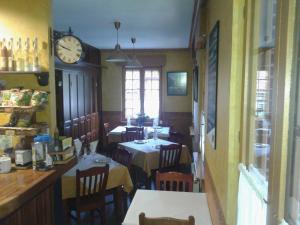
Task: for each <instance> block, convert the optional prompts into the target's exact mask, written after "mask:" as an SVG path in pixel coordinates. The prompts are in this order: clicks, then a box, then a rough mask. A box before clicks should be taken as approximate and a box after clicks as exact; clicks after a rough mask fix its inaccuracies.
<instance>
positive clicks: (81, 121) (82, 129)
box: [79, 116, 87, 137]
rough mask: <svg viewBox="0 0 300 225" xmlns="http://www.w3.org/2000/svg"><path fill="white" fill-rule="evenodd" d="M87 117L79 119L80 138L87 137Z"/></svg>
mask: <svg viewBox="0 0 300 225" xmlns="http://www.w3.org/2000/svg"><path fill="white" fill-rule="evenodd" d="M85 124H86V123H85V116H81V117H80V118H79V136H80V137H81V136H83V135H85V134H86V133H87V132H86V130H85Z"/></svg>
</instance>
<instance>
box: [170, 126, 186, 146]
mask: <svg viewBox="0 0 300 225" xmlns="http://www.w3.org/2000/svg"><path fill="white" fill-rule="evenodd" d="M168 140H169V141H171V142H175V143H179V144H183V142H184V135H183V134H182V133H180V132H177V131H173V130H171V129H170V132H169V138H168Z"/></svg>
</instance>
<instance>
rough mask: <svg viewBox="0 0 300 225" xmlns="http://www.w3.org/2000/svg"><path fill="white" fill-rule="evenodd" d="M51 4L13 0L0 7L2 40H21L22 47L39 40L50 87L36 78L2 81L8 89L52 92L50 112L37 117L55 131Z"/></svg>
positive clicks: (13, 77)
mask: <svg viewBox="0 0 300 225" xmlns="http://www.w3.org/2000/svg"><path fill="white" fill-rule="evenodd" d="M51 3H52V1H51V0H43V1H41V0H26V1H20V0H9V1H1V6H0V39H1V40H2V38H6V40H8V39H9V38H11V37H12V38H14V42H15V43H16V41H17V39H18V38H19V37H21V38H22V44H23V46H24V41H25V39H26V38H27V37H29V38H30V41H31V42H32V40H33V39H34V38H35V37H37V38H38V41H39V50H40V64H41V66H42V70H43V71H49V72H50V75H49V85H48V86H46V87H41V86H39V85H38V83H37V81H36V78H35V76H34V75H4V76H1V77H0V79H1V80H2V79H4V80H6V81H7V88H11V87H16V86H24V87H25V88H32V89H38V90H46V91H49V92H50V103H49V104H48V106H47V108H46V110H44V111H43V112H40V113H37V121H38V122H48V124H49V126H50V128H51V130H53V128H55V126H56V105H55V80H54V79H55V77H54V61H53V56H50V53H49V27H51V26H52V4H51Z"/></svg>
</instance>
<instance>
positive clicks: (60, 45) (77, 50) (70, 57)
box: [55, 35, 84, 64]
mask: <svg viewBox="0 0 300 225" xmlns="http://www.w3.org/2000/svg"><path fill="white" fill-rule="evenodd" d="M55 55H56V56H57V57H58V58H59V59H60V60H61V61H62V62H64V63H67V64H74V63H77V62H78V61H80V60H82V58H83V57H84V50H83V45H82V42H81V41H80V39H79V38H77V37H75V36H73V35H64V36H62V37H61V38H59V39H58V40H57V41H56V42H55Z"/></svg>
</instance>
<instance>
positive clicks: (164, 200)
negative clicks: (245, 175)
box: [122, 189, 212, 225]
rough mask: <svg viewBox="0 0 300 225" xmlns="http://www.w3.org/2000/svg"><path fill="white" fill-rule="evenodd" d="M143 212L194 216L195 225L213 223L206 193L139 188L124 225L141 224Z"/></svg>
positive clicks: (184, 216)
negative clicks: (140, 215) (140, 217)
mask: <svg viewBox="0 0 300 225" xmlns="http://www.w3.org/2000/svg"><path fill="white" fill-rule="evenodd" d="M142 212H143V213H145V215H146V217H151V218H157V217H171V218H176V219H185V220H187V219H188V217H189V216H194V218H195V225H212V220H211V215H210V211H209V208H208V203H207V195H206V193H194V192H175V191H158V190H141V189H138V190H137V192H136V194H135V196H134V198H133V200H132V202H131V205H130V207H129V209H128V211H127V214H126V216H125V219H124V221H123V223H122V225H139V214H140V213H142Z"/></svg>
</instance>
